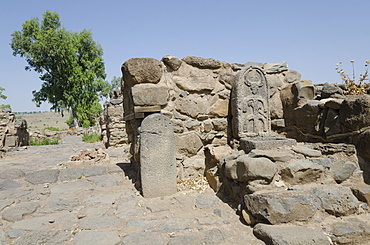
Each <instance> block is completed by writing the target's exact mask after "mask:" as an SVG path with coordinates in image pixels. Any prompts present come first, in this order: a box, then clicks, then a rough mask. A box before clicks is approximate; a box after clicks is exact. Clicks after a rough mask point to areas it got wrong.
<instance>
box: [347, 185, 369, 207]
mask: <svg viewBox="0 0 370 245" xmlns="http://www.w3.org/2000/svg"><path fill="white" fill-rule="evenodd" d="M351 190H352V193H353V194H354V195H355V196H356V198H357V199H358V200H359V201H361V202H366V203H367V204H368V205H370V185H368V184H365V183H357V184H354V185H352V186H351Z"/></svg>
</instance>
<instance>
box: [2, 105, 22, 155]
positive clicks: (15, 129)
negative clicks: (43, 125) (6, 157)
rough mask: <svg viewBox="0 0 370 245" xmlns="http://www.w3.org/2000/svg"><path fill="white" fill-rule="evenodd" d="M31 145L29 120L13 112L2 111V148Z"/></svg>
mask: <svg viewBox="0 0 370 245" xmlns="http://www.w3.org/2000/svg"><path fill="white" fill-rule="evenodd" d="M24 145H29V134H28V132H27V122H26V120H24V119H16V118H15V115H14V114H13V113H11V112H4V113H0V149H3V148H7V147H18V146H24Z"/></svg>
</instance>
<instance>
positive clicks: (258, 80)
mask: <svg viewBox="0 0 370 245" xmlns="http://www.w3.org/2000/svg"><path fill="white" fill-rule="evenodd" d="M231 113H232V116H233V118H232V130H233V136H234V138H244V137H257V136H267V135H269V134H270V131H271V119H270V108H269V87H268V83H267V80H266V77H265V74H264V72H263V70H261V69H260V68H258V67H254V66H249V67H245V68H244V69H242V70H241V71H240V72H239V73H238V74H237V77H236V81H235V82H234V84H233V88H232V93H231Z"/></svg>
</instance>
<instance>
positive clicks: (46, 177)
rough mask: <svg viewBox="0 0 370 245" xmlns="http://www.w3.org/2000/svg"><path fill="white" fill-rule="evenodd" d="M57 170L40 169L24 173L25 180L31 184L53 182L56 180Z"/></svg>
mask: <svg viewBox="0 0 370 245" xmlns="http://www.w3.org/2000/svg"><path fill="white" fill-rule="evenodd" d="M58 176H59V170H56V169H50V170H48V169H47V170H40V171H34V172H30V173H28V174H26V178H25V179H26V180H27V181H28V182H30V183H31V184H34V185H37V184H45V183H55V182H57V181H58Z"/></svg>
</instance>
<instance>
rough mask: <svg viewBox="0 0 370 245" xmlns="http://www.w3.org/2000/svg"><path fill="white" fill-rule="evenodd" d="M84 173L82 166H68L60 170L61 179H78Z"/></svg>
mask: <svg viewBox="0 0 370 245" xmlns="http://www.w3.org/2000/svg"><path fill="white" fill-rule="evenodd" d="M82 175H83V169H82V168H66V169H62V170H60V174H59V178H60V180H61V181H70V180H77V179H78V178H81V177H82Z"/></svg>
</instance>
